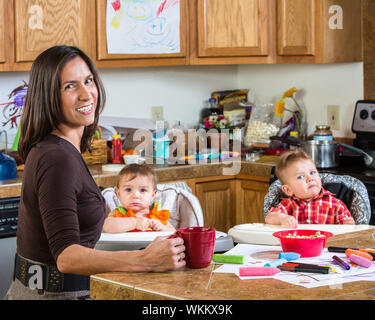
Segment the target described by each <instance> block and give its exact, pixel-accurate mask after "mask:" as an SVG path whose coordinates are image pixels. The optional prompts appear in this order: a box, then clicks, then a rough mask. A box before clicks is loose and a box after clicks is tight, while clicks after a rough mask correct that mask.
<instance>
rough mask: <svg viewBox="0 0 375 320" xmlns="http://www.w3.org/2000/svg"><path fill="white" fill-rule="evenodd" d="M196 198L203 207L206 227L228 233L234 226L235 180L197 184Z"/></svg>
mask: <svg viewBox="0 0 375 320" xmlns="http://www.w3.org/2000/svg"><path fill="white" fill-rule="evenodd" d="M195 192H196V196H197V197H198V199H199V202H200V204H201V206H202V210H203V216H204V225H205V226H206V227H213V228H215V229H216V230H218V231H223V232H228V230H229V228H230V227H232V226H233V225H234V216H235V211H236V210H235V202H234V180H224V181H214V182H202V183H197V184H196V186H195Z"/></svg>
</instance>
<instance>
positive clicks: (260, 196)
mask: <svg viewBox="0 0 375 320" xmlns="http://www.w3.org/2000/svg"><path fill="white" fill-rule="evenodd" d="M268 188H269V179H268V178H264V177H246V178H244V177H239V178H238V179H236V186H235V195H236V198H235V201H236V218H235V222H236V225H237V224H242V223H256V222H258V223H264V214H263V207H264V197H265V195H266V193H267V191H268Z"/></svg>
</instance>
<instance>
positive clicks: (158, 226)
mask: <svg viewBox="0 0 375 320" xmlns="http://www.w3.org/2000/svg"><path fill="white" fill-rule="evenodd" d="M149 227H150V228H151V229H152V230H154V231H161V230H163V228H164V225H163V224H162V223H161V221H160V220H158V219H151V220H150V225H149Z"/></svg>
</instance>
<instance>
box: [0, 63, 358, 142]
mask: <svg viewBox="0 0 375 320" xmlns="http://www.w3.org/2000/svg"><path fill="white" fill-rule="evenodd" d="M362 66H363V64H362V63H348V64H324V65H301V64H299V65H239V66H182V67H159V68H129V69H102V70H100V73H101V76H102V79H103V82H104V85H105V87H106V91H107V107H106V109H105V110H104V113H103V114H104V115H108V116H122V117H133V118H150V108H151V106H160V105H162V106H164V118H165V119H166V120H167V121H168V122H169V123H170V124H173V122H174V121H175V120H181V121H182V122H183V124H187V125H190V124H192V123H195V122H197V121H198V120H199V112H200V110H201V108H202V107H203V105H204V101H205V100H207V98H208V96H209V94H210V93H211V92H212V91H215V90H225V89H238V88H240V89H250V95H249V97H250V98H254V99H255V101H256V102H258V103H264V102H269V101H272V102H276V101H277V99H278V98H279V97H281V95H282V94H283V92H284V91H285V90H287V89H289V88H290V87H292V86H296V87H297V88H298V89H301V92H300V94H301V95H300V98H299V100H300V101H301V102H303V103H304V104H305V106H306V108H307V114H308V121H309V130H310V131H311V130H312V129H313V128H314V127H315V124H320V123H324V122H326V111H325V109H326V105H327V104H338V105H340V108H341V109H340V126H341V130H340V131H339V132H334V134H335V135H336V136H339V137H343V136H346V137H350V136H353V135H352V132H351V129H350V128H351V122H352V117H353V113H354V105H355V102H356V100H359V99H362V98H363V80H362V79H363V71H362ZM22 80H26V81H28V73H27V72H4V73H0V103H2V102H7V101H8V100H7V95H8V94H9V93H10V91H11V90H12V89H14V88H15V87H16V86H18V85H21V84H22ZM0 120H1V119H0ZM7 130H8V129H7ZM312 131H313V130H312ZM8 132H9V133H10V139H9V140H12V138H14V136H15V133H16V130H15V129H9V131H8Z"/></svg>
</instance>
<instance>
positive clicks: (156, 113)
mask: <svg viewBox="0 0 375 320" xmlns="http://www.w3.org/2000/svg"><path fill="white" fill-rule="evenodd" d="M163 111H164V108H163V107H162V106H158V107H151V119H152V120H162V119H164V114H163V113H164V112H163Z"/></svg>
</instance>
